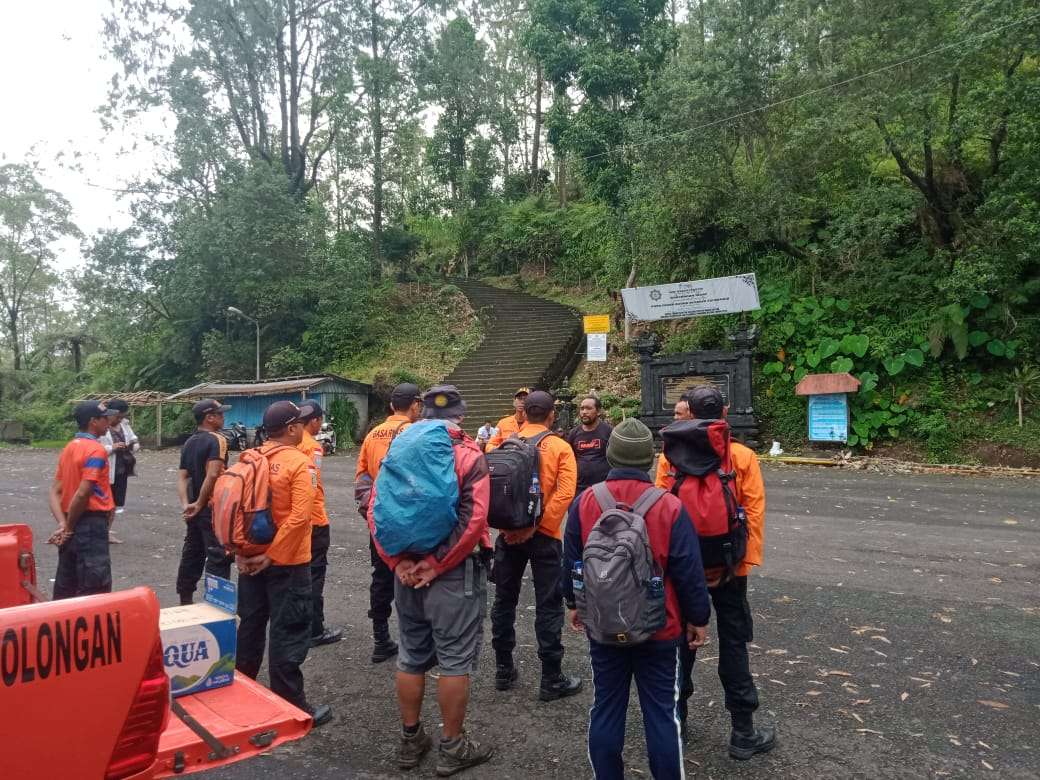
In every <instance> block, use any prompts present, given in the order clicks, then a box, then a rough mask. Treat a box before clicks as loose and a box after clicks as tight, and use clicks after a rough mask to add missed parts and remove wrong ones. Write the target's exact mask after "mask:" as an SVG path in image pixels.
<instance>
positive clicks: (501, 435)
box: [484, 387, 531, 452]
mask: <svg viewBox="0 0 1040 780" xmlns="http://www.w3.org/2000/svg"><path fill="white" fill-rule="evenodd" d="M530 394H531V390H530V388H527V387H521V388H520V389H519V390H517V391H516V392H515V393H513V413H512V414H511V415H509V416H508V417H503V418H502V419H501V420H499V421H498V425H496V426H495V428H496V430H495V432H494V433H493V434H491V438H490V439H488V443H487V446H486V447H485V448H484V452H491V451H492V450H494V449H496V448H498V447H501V446H502V442H504V441H505V440H506V439H508V438H509V437H510V436H512V435H513V434H514V433H518V432H519V431H520V429H521V428H522V427H523V426H524V423H525V422H526V421H527V416H526V414H527V413H526V412H525V411H524V401H526V400H527V396H529V395H530Z"/></svg>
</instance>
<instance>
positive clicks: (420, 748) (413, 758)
mask: <svg viewBox="0 0 1040 780" xmlns="http://www.w3.org/2000/svg"><path fill="white" fill-rule="evenodd" d="M432 745H433V740H432V739H430V737H429V736H428V735H427V734H426V731H425V730H424V729H423V725H422V722H421V721H420V723H419V729H418V730H417V731H416V732H415V733H414V734H409V733H408V732H407V731H405V730H404V727H403V726H402V727H401V744H399V745H398V746H397V766H398V768H399V769H415V768H416V767H417V766H419V764H420V763H421V762H422V760H423V756H425V755H426V753H427V751H428V750H429V749H430V747H431V746H432Z"/></svg>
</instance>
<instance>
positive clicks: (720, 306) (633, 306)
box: [621, 274, 760, 321]
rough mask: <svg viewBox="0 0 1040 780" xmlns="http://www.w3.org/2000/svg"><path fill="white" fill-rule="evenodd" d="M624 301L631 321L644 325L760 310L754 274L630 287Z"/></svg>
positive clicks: (624, 294) (625, 290) (624, 295)
mask: <svg viewBox="0 0 1040 780" xmlns="http://www.w3.org/2000/svg"><path fill="white" fill-rule="evenodd" d="M621 297H622V298H623V299H624V301H625V311H626V313H627V315H628V317H629V318H631V319H634V320H644V321H653V320H674V319H678V318H680V317H702V316H704V315H707V314H733V313H734V312H741V311H753V310H754V309H758V308H760V307H759V302H758V282H757V281H756V280H755V275H754V274H741V275H739V276H724V277H721V278H718V279H701V280H700V281H696V282H679V283H677V284H659V285H656V286H654V287H629V288H627V289H624V290H622V291H621Z"/></svg>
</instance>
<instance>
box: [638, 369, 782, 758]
mask: <svg viewBox="0 0 1040 780" xmlns="http://www.w3.org/2000/svg"><path fill="white" fill-rule="evenodd" d="M683 401H685V403H686V406H687V410H682V409H680V407H679V405H678V404H677V405H676V419H700V420H719V419H722V418H724V417H725V416H726V413H727V411H728V407H727V406H726V404H725V401H724V399H723V397H722V393H721V392H719V390H718V388H717V387H715V386H714V385H699V386H697V387H695V388H693V389H692V390H690V391H689V392H687V393H686V394H685V395H683V398H682V401H680V403H682V402H683ZM680 412H683V413H684V416H683V417H680ZM685 413H688V414H689V417H688V418H687V417H685ZM730 460H731V462H732V464H733V470H734V472H735V478H734V480H733V488H734V497H735V498H736V500H737V503H738V504H739V505H740V506H742V507H744V511H745V512H746V513H747V530H748V539H747V552H746V554H745V555H744V560H743V561H741V563H740V565H739V566H738V567H737V570H736V576H734V577H733V578H732V579H730V580H728V581H727V582H722V581H721V579H722V578H721V572H719V571H707V572H705V576H706V577H707V581H708V592H709V593H710V594H711V601H712V605H713V606H714V607H715V628H716V631H717V632H718V636H719V678H720V679H721V680H722V687H723V688H724V689H725V691H726V709H727V710H729V713H730V720H731V722H732V726H733V731H732V734H731V736H730V747H729V751H730V755H731V756H733V757H734V758H738V759H747V758H751V757H752V756H753V755H755V754H756V753H764V752H766V751H768V750H771V749H772V748H773V745H774V743H775V731H774V728H773V727H772V726H764V727H760V728H756V727H755V725H754V712H755V710H757V709H758V690H757V689H756V687H755V680H754V677H752V675H751V663H750V659H749V657H748V651H747V645H748V642H750V641H752V637H753V624H752V619H751V607H750V605H749V604H748V600H747V585H748V575H749V574H750V573H751V567H752V566H760V565H761V564H762V545H763V539H764V536H765V516H766V491H765V483H764V482H763V480H762V470H761V468H760V467H759V465H758V457H757V456H756V455H755V453H754V452H753V451H752V450H751V449H749V448H748V447H745V446H744V445H743V444H740V443H739V442H735V441H734V442H731V443H730ZM676 477H677V474H676V472H675V469H674V468H673V467H672V465H671V464H670V463H669V462H668V460H667V459H666V458H665V457H664V454H662V455H661V456H660V458H659V459H658V462H657V478H656V485H657V486H658V487H661V488H664V489H665V490H671V489H672V487H673V486H674V485H675V480H676ZM694 660H695V654H694V652H693V651H692V650H686V651H684V652H683V653H682V699H681V700H680V706H679V712H680V718H681V719H682V722H683V727H684V729H685V725H686V716H687V703H688V700H689V698H690V696H692V695H693V665H694Z"/></svg>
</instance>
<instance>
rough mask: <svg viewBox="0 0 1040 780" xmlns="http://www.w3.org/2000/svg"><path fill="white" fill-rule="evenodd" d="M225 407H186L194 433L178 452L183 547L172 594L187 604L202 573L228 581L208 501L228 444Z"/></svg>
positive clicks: (207, 402)
mask: <svg viewBox="0 0 1040 780" xmlns="http://www.w3.org/2000/svg"><path fill="white" fill-rule="evenodd" d="M230 408H231V407H230V406H227V405H224V404H221V403H220V401H216V400H214V399H212V398H204V399H203V400H201V401H199V402H198V403H197V404H195V405H194V406H193V407H192V408H191V411H192V414H193V415H195V422H196V423H197V424H198V428H197V429H196V431H195V433H193V434H192V435H191V436H190V437H189V438H188V440H187V441H186V442H184V446H183V447H181V460H180V470H179V472H178V480H177V493H178V495H179V496H180V500H181V510H182V513H183V517H184V545H183V547H182V548H181V563H180V567H179V568H178V570H177V595H178V596H180V602H181V604H191V603H192V600H193V599H194V595H195V588H197V587H198V584H199V579H200V578H201V577H202V572H203V570H205V571H206V573H208V574H215V575H217V576H218V577H223V578H224V579H228V578H229V577H230V576H231V556H229V555H228V554H227V551H226V550H225V549H224V548H223V546H222V545H221V544H220V542H218V541H217V537H216V535H215V534H214V533H213V514H212V512H211V509H210V503H209V502H210V498H211V497H212V495H213V486H214V485H215V484H216V482H217V478H218V477H219V476H220V475H221V474H223V473H224V469H225V468H227V462H228V443H227V439H225V438H224V436H223V434H221V433H220V429H221V428H223V427H224V412H226V411H228V409H230Z"/></svg>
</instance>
